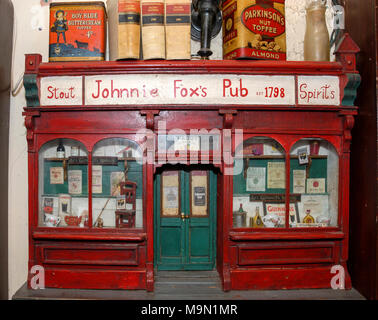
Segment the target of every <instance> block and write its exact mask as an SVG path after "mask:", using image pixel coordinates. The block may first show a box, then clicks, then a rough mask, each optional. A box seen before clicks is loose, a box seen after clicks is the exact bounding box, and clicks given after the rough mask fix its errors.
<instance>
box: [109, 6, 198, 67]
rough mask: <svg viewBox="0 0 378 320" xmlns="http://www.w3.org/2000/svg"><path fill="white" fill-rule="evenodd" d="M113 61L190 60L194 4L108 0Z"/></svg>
mask: <svg viewBox="0 0 378 320" xmlns="http://www.w3.org/2000/svg"><path fill="white" fill-rule="evenodd" d="M107 3H108V21H109V55H110V60H121V59H145V60H147V59H168V60H173V59H190V53H191V51H190V16H191V9H190V8H191V0H140V1H139V0H108V2H107Z"/></svg>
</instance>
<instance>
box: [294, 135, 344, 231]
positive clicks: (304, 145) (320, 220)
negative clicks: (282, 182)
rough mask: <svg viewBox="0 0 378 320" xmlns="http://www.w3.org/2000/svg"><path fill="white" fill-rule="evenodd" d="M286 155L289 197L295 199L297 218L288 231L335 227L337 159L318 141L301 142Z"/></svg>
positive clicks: (326, 144)
mask: <svg viewBox="0 0 378 320" xmlns="http://www.w3.org/2000/svg"><path fill="white" fill-rule="evenodd" d="M290 154H291V160H290V193H291V194H292V196H293V197H295V198H296V203H297V206H298V211H299V218H300V221H299V223H297V224H292V225H291V227H329V226H337V218H338V214H337V212H338V181H339V159H338V155H337V152H336V150H335V148H334V147H333V146H332V145H331V144H330V143H328V142H327V141H324V140H321V139H303V140H300V141H298V142H297V143H296V144H295V145H294V147H293V148H292V150H291V152H290Z"/></svg>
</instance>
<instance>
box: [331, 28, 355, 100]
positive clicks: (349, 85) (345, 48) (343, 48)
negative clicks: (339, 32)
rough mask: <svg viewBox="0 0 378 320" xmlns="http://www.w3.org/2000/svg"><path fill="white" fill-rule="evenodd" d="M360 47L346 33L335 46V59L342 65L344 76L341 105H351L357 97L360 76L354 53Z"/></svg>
mask: <svg viewBox="0 0 378 320" xmlns="http://www.w3.org/2000/svg"><path fill="white" fill-rule="evenodd" d="M358 52H360V48H359V47H358V46H357V44H356V43H355V42H354V41H353V39H352V38H351V37H350V35H349V34H348V33H345V34H344V35H343V37H342V38H341V39H340V42H339V44H338V45H337V46H336V49H335V55H336V61H338V62H340V63H341V64H342V66H343V69H344V72H345V76H344V77H343V78H344V80H343V82H344V85H345V87H344V97H343V101H342V105H343V106H353V105H354V101H355V100H356V97H357V89H358V87H359V86H360V83H361V76H360V75H359V74H358V72H357V70H356V55H357V53H358Z"/></svg>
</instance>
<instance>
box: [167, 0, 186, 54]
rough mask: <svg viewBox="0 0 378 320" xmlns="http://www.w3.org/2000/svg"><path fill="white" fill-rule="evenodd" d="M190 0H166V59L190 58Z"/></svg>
mask: <svg viewBox="0 0 378 320" xmlns="http://www.w3.org/2000/svg"><path fill="white" fill-rule="evenodd" d="M190 7H191V1H190V0H181V1H180V0H165V41H166V59H168V60H174V59H190V53H191V48H190V25H191V9H190Z"/></svg>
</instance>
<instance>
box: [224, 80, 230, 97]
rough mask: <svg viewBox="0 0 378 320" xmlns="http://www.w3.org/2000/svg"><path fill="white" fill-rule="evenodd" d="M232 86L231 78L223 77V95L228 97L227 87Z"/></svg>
mask: <svg viewBox="0 0 378 320" xmlns="http://www.w3.org/2000/svg"><path fill="white" fill-rule="evenodd" d="M229 87H231V80H230V79H223V97H226V89H228V88H229Z"/></svg>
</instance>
